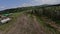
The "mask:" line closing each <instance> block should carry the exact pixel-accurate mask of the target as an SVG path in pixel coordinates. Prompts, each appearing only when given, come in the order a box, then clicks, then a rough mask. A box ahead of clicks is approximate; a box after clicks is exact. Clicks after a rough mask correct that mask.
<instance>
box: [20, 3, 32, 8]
mask: <svg viewBox="0 0 60 34" xmlns="http://www.w3.org/2000/svg"><path fill="white" fill-rule="evenodd" d="M28 6H33V5H32V4H31V3H23V4H22V5H20V6H19V7H28Z"/></svg>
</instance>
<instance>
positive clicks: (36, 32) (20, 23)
mask: <svg viewBox="0 0 60 34" xmlns="http://www.w3.org/2000/svg"><path fill="white" fill-rule="evenodd" d="M13 25H14V26H13V27H12V28H10V29H9V31H8V32H6V33H4V34H45V33H44V31H43V29H42V27H41V26H40V25H39V23H38V22H37V20H36V18H35V16H32V17H30V16H29V15H27V14H22V15H21V16H20V17H19V18H18V19H17V21H16V23H15V24H13Z"/></svg>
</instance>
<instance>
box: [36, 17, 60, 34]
mask: <svg viewBox="0 0 60 34" xmlns="http://www.w3.org/2000/svg"><path fill="white" fill-rule="evenodd" d="M36 18H37V20H38V22H39V23H40V25H42V26H43V27H44V28H45V30H46V34H51V33H49V31H50V32H52V33H53V34H60V32H59V31H57V30H56V29H55V28H54V27H52V26H50V25H49V24H46V23H45V21H43V19H42V18H41V17H39V16H36Z"/></svg>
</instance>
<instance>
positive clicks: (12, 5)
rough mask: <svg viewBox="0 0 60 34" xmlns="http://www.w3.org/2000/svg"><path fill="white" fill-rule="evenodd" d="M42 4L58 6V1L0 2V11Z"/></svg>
mask: <svg viewBox="0 0 60 34" xmlns="http://www.w3.org/2000/svg"><path fill="white" fill-rule="evenodd" d="M43 4H60V0H0V10H4V9H10V8H17V7H26V6H36V5H43Z"/></svg>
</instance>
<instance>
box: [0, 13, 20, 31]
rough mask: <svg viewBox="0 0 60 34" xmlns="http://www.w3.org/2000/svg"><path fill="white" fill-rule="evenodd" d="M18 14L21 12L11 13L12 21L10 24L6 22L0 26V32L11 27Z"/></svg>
mask: <svg viewBox="0 0 60 34" xmlns="http://www.w3.org/2000/svg"><path fill="white" fill-rule="evenodd" d="M20 14H21V12H19V13H13V14H12V15H11V17H12V20H11V21H10V22H8V23H5V24H2V25H0V30H2V31H4V30H6V29H7V28H9V27H10V26H11V25H13V24H14V23H15V21H16V19H17V18H18V16H19V15H20Z"/></svg>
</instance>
